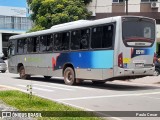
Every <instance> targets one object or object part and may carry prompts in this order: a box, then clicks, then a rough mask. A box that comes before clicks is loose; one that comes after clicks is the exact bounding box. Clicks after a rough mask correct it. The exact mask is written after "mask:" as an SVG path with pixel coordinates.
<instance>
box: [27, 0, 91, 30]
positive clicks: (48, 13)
mask: <svg viewBox="0 0 160 120" xmlns="http://www.w3.org/2000/svg"><path fill="white" fill-rule="evenodd" d="M90 1H91V0H32V1H31V2H29V5H30V9H31V10H32V12H33V14H32V15H31V19H32V20H33V21H34V23H35V26H34V27H33V28H32V29H31V30H30V31H29V32H32V31H37V30H43V29H48V28H50V27H51V26H53V25H57V24H60V23H66V22H71V21H75V20H79V19H87V17H89V16H90V13H89V12H88V11H87V8H86V6H85V4H88V3H89V2H90Z"/></svg>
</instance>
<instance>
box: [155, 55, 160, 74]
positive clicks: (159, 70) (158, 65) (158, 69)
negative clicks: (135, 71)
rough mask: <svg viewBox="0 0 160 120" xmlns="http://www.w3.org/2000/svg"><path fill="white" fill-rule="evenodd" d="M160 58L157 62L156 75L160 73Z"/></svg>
mask: <svg viewBox="0 0 160 120" xmlns="http://www.w3.org/2000/svg"><path fill="white" fill-rule="evenodd" d="M159 59H160V58H159ZM159 59H157V60H156V63H155V71H154V76H158V75H160V61H159Z"/></svg>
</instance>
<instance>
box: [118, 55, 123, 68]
mask: <svg viewBox="0 0 160 120" xmlns="http://www.w3.org/2000/svg"><path fill="white" fill-rule="evenodd" d="M118 67H120V68H123V54H122V53H120V54H119V55H118Z"/></svg>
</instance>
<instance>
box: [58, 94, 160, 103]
mask: <svg viewBox="0 0 160 120" xmlns="http://www.w3.org/2000/svg"><path fill="white" fill-rule="evenodd" d="M154 94H160V92H153V93H137V94H123V95H108V96H91V97H79V98H64V99H57V100H58V101H65V100H67V101H68V100H84V99H97V98H113V97H128V96H141V95H154Z"/></svg>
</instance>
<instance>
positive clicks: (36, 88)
mask: <svg viewBox="0 0 160 120" xmlns="http://www.w3.org/2000/svg"><path fill="white" fill-rule="evenodd" d="M17 86H20V87H25V88H27V86H26V85H17ZM32 90H41V91H47V92H53V90H49V89H44V88H38V87H33V88H32Z"/></svg>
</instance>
